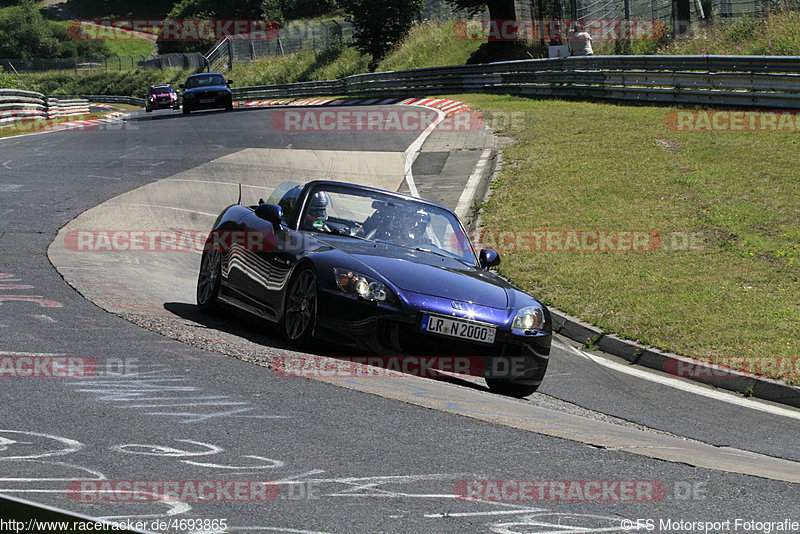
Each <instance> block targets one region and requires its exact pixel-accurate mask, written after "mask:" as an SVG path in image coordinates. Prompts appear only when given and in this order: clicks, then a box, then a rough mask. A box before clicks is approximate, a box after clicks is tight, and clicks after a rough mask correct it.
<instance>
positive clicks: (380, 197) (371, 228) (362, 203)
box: [300, 185, 475, 265]
mask: <svg viewBox="0 0 800 534" xmlns="http://www.w3.org/2000/svg"><path fill="white" fill-rule="evenodd" d="M300 229H301V230H306V231H312V232H322V233H330V234H335V235H345V236H350V237H354V238H359V239H366V240H369V241H375V242H380V243H390V244H393V245H398V246H402V247H407V248H411V249H415V250H424V251H427V252H431V253H434V254H438V255H441V256H445V257H449V258H453V259H456V260H458V261H461V262H463V263H466V264H468V265H475V255H474V252H473V250H472V245H471V244H470V242H469V238H468V236H467V235H466V233H465V232H464V229H463V227H462V226H461V223H460V222H459V221H458V218H457V217H456V216H455V215H454V214H453V213H452V212H451V211H449V210H446V209H444V208H441V207H438V206H432V205H430V204H427V203H425V202H420V201H415V200H412V199H407V198H398V197H395V196H393V195H388V194H384V193H380V192H374V191H363V190H359V189H354V188H348V187H341V186H335V185H326V186H320V187H317V188H315V189H314V190H313V192H312V193H311V195H310V196H309V198H308V199H307V200H306V202H305V205H304V206H303V212H302V214H301V216H300Z"/></svg>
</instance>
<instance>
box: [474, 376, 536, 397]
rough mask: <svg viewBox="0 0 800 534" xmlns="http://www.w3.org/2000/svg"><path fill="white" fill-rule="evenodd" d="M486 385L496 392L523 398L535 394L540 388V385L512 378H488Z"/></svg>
mask: <svg viewBox="0 0 800 534" xmlns="http://www.w3.org/2000/svg"><path fill="white" fill-rule="evenodd" d="M486 385H488V386H489V389H490V390H492V391H493V392H494V393H498V394H500V395H505V396H506V397H516V398H522V397H527V396H528V395H533V393H535V392H536V390H537V389H539V386H538V385H535V386H533V385H531V384H523V383H520V382H514V381H512V380H503V379H501V378H488V377H487V378H486Z"/></svg>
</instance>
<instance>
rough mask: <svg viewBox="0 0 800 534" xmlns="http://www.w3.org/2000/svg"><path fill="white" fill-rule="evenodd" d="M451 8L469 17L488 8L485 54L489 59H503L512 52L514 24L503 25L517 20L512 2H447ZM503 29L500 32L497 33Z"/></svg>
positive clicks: (451, 0)
mask: <svg viewBox="0 0 800 534" xmlns="http://www.w3.org/2000/svg"><path fill="white" fill-rule="evenodd" d="M447 1H448V2H449V3H450V4H451V5H453V7H455V8H457V9H462V10H464V11H466V12H467V13H469V15H470V16H474V15H477V14H478V13H481V12H483V11H484V10H485V9H487V8H488V10H489V24H490V26H489V27H490V36H489V41H488V45H487V53H488V55H489V56H490V57H494V58H497V59H505V56H506V55H508V54H509V51H510V50H513V49H514V47H515V44H516V42H515V41H516V39H517V28H516V24H505V25H504V24H503V23H504V22H507V21H514V22H515V23H516V20H517V10H516V8H515V7H514V0H447ZM499 28H503V31H502V32H498V31H497V30H498V29H499Z"/></svg>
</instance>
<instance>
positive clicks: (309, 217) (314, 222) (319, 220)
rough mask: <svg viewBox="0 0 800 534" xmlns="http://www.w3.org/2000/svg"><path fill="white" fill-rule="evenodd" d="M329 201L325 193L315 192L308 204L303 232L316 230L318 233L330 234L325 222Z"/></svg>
mask: <svg viewBox="0 0 800 534" xmlns="http://www.w3.org/2000/svg"><path fill="white" fill-rule="evenodd" d="M329 204H330V200H329V198H328V194H327V193H326V192H325V191H317V192H316V193H314V196H312V197H311V200H310V201H309V203H308V209H307V210H306V216H305V219H304V220H303V229H304V230H316V231H318V232H330V231H331V229H330V227H328V225H327V224H326V222H327V221H328V205H329Z"/></svg>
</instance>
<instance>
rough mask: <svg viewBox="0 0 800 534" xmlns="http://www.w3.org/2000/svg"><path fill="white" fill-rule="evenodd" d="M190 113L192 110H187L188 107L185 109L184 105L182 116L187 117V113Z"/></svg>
mask: <svg viewBox="0 0 800 534" xmlns="http://www.w3.org/2000/svg"><path fill="white" fill-rule="evenodd" d="M191 112H192V110H191V109H189V108H188V107H186V106H185V105H184V106H183V114H184V115H188V114H189V113H191Z"/></svg>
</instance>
